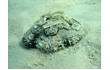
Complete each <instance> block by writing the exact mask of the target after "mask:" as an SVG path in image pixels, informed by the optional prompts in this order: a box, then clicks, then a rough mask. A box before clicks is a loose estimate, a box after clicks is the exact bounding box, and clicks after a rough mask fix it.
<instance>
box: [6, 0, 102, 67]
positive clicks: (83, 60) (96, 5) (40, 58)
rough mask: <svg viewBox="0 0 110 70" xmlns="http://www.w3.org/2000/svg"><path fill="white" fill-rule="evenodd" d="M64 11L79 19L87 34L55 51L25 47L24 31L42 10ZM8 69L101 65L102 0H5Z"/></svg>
mask: <svg viewBox="0 0 110 70" xmlns="http://www.w3.org/2000/svg"><path fill="white" fill-rule="evenodd" d="M59 10H60V11H64V13H65V16H68V17H70V18H74V19H76V20H77V21H79V22H80V23H81V25H82V26H83V28H84V30H85V31H86V35H85V36H84V37H83V39H82V40H81V41H80V42H78V43H77V44H75V45H74V46H72V47H69V48H66V49H64V50H61V51H58V52H55V53H48V54H46V53H42V52H41V51H39V50H38V49H35V48H32V49H28V48H26V47H25V46H24V45H23V43H22V41H21V40H22V37H23V34H24V33H25V32H26V31H27V30H28V29H29V28H30V27H31V26H32V25H33V24H34V22H35V21H36V20H38V19H39V18H40V16H42V15H43V14H45V13H48V12H55V11H59ZM8 68H9V69H100V68H101V0H8Z"/></svg>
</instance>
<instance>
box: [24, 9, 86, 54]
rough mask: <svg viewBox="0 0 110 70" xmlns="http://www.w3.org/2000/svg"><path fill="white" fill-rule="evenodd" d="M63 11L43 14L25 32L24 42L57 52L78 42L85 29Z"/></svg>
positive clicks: (29, 45)
mask: <svg viewBox="0 0 110 70" xmlns="http://www.w3.org/2000/svg"><path fill="white" fill-rule="evenodd" d="M62 13H63V12H61V11H58V12H54V13H48V14H44V15H43V16H41V18H40V19H39V20H38V21H37V22H36V23H35V24H34V25H33V26H32V27H31V28H30V29H29V30H28V31H27V32H26V33H25V34H24V36H23V38H22V41H23V43H24V44H25V45H26V46H27V47H30V48H32V47H36V48H38V49H39V50H41V51H43V52H56V51H58V50H61V49H64V48H66V47H70V46H74V45H75V44H76V43H78V42H79V41H80V40H81V39H82V38H83V37H84V35H85V31H84V30H83V28H82V26H81V24H80V23H79V22H78V21H77V20H75V19H69V18H67V17H64V15H63V14H62Z"/></svg>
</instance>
